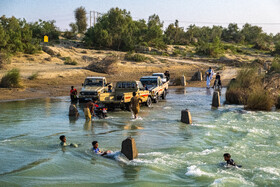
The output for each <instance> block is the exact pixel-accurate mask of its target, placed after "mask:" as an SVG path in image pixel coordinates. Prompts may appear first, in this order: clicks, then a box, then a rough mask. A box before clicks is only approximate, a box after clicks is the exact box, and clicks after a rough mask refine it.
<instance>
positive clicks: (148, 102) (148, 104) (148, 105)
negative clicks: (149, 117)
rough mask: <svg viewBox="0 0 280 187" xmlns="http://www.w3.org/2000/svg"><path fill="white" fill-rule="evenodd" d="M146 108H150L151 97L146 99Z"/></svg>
mask: <svg viewBox="0 0 280 187" xmlns="http://www.w3.org/2000/svg"><path fill="white" fill-rule="evenodd" d="M146 106H147V107H151V106H152V99H151V97H148V99H147V102H146Z"/></svg>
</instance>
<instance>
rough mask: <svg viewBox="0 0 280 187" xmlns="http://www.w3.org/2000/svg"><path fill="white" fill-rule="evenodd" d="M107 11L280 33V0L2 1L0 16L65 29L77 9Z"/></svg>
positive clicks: (180, 23)
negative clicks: (49, 23)
mask: <svg viewBox="0 0 280 187" xmlns="http://www.w3.org/2000/svg"><path fill="white" fill-rule="evenodd" d="M80 6H83V7H85V9H86V11H87V13H88V14H87V16H88V24H89V12H90V11H97V12H100V13H106V12H107V11H108V10H109V9H110V8H112V7H119V8H122V9H126V10H128V11H130V12H131V16H132V17H133V19H135V20H138V19H145V20H147V19H148V17H149V16H150V15H152V14H158V15H159V17H160V19H161V20H162V21H164V27H167V26H168V25H169V24H170V23H174V21H175V20H176V19H178V20H179V25H180V27H184V28H187V27H188V26H189V25H190V24H195V25H197V26H212V25H221V26H223V27H227V25H228V24H229V23H238V25H239V27H242V25H243V24H244V23H250V24H252V25H258V26H261V27H262V28H263V30H264V31H265V32H267V33H273V34H276V33H280V0H0V16H2V15H6V17H11V16H15V17H17V18H25V19H26V20H27V21H28V22H34V21H38V19H42V20H55V21H56V26H57V27H59V28H60V30H62V31H64V30H66V29H70V27H69V23H71V22H75V18H74V10H75V9H76V8H77V7H80Z"/></svg>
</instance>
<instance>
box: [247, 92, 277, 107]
mask: <svg viewBox="0 0 280 187" xmlns="http://www.w3.org/2000/svg"><path fill="white" fill-rule="evenodd" d="M273 105H274V102H273V99H272V98H271V96H270V93H269V92H268V91H265V90H264V89H263V88H262V87H259V88H256V89H255V90H254V91H253V92H252V93H250V94H249V96H248V100H247V105H246V107H245V108H246V109H248V110H263V111H270V110H271V108H272V106H273Z"/></svg>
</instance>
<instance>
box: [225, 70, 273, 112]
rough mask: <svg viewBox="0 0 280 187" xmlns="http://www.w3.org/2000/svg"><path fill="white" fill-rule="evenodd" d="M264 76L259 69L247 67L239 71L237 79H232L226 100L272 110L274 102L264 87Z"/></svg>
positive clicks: (249, 106) (254, 107)
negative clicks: (259, 73) (259, 72)
mask: <svg viewBox="0 0 280 187" xmlns="http://www.w3.org/2000/svg"><path fill="white" fill-rule="evenodd" d="M262 79H263V77H262V76H260V75H258V72H257V69H253V68H246V69H242V70H240V71H239V73H238V74H237V77H236V79H233V80H231V82H230V84H229V86H228V88H227V91H226V101H227V103H229V104H243V105H246V107H245V108H246V109H249V110H265V111H269V110H271V108H272V106H273V104H274V102H273V98H271V97H270V93H269V92H268V91H266V90H265V89H264V86H263V83H262Z"/></svg>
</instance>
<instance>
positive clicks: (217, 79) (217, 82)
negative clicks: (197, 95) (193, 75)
mask: <svg viewBox="0 0 280 187" xmlns="http://www.w3.org/2000/svg"><path fill="white" fill-rule="evenodd" d="M216 84H217V86H218V87H220V88H221V87H222V82H221V76H220V73H219V72H218V73H217V74H216V79H215V82H214V85H213V87H212V88H214V87H215V85H216Z"/></svg>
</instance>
